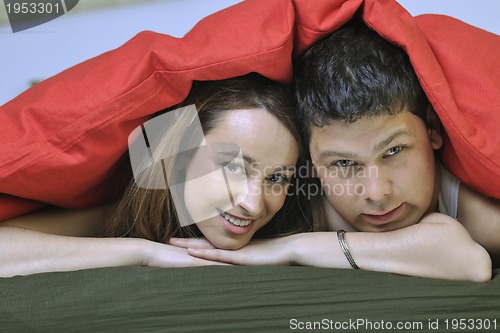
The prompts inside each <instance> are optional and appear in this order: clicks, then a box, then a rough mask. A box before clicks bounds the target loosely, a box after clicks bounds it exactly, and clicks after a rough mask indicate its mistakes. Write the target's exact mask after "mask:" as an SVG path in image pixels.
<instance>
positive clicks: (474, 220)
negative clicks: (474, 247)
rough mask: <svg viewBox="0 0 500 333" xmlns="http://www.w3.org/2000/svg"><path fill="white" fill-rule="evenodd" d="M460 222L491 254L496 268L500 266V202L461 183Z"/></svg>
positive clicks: (459, 195) (459, 199)
mask: <svg viewBox="0 0 500 333" xmlns="http://www.w3.org/2000/svg"><path fill="white" fill-rule="evenodd" d="M458 220H459V221H460V223H462V225H463V226H464V227H465V228H466V229H467V231H468V232H469V234H470V235H471V236H472V238H473V239H474V240H475V241H476V242H478V243H479V244H481V245H482V246H483V247H484V248H485V249H486V250H487V251H488V252H489V253H490V255H491V257H492V258H493V260H494V262H495V267H497V266H498V265H500V200H497V199H492V198H489V197H486V196H484V195H482V194H480V193H478V192H476V191H474V190H472V189H471V188H469V187H468V186H466V185H465V184H463V183H461V184H460V190H459V194H458Z"/></svg>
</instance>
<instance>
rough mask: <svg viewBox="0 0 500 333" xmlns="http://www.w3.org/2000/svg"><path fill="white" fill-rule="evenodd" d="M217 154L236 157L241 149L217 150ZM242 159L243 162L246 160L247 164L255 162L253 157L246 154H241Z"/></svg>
mask: <svg viewBox="0 0 500 333" xmlns="http://www.w3.org/2000/svg"><path fill="white" fill-rule="evenodd" d="M217 154H218V155H224V156H229V157H231V158H232V159H236V158H237V157H238V156H241V151H236V150H235V151H219V152H217ZM243 159H244V160H245V162H247V163H248V164H253V163H255V159H254V158H253V157H251V156H248V155H243Z"/></svg>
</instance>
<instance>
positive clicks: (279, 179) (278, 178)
mask: <svg viewBox="0 0 500 333" xmlns="http://www.w3.org/2000/svg"><path fill="white" fill-rule="evenodd" d="M267 179H268V180H269V181H270V182H271V183H288V182H289V180H290V179H289V178H288V177H287V176H285V175H282V174H274V175H271V176H269V177H267Z"/></svg>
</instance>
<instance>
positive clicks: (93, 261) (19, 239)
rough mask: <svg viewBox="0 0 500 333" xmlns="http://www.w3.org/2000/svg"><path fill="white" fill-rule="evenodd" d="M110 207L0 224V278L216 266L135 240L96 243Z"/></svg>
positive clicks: (46, 212)
mask: <svg viewBox="0 0 500 333" xmlns="http://www.w3.org/2000/svg"><path fill="white" fill-rule="evenodd" d="M109 209H110V207H94V208H90V209H85V210H66V209H56V208H53V209H48V210H44V211H40V212H35V213H32V214H29V215H25V216H21V217H18V218H15V219H12V220H9V221H5V222H1V223H0V244H1V247H0V248H1V250H0V277H11V276H14V275H28V274H33V273H41V272H53V271H72V270H79V269H87V268H98V267H110V266H126V265H144V266H155V267H172V266H195V265H208V264H214V263H212V262H209V261H207V260H203V259H198V258H193V257H191V256H189V255H188V254H187V251H186V250H185V249H181V248H177V247H174V246H171V245H166V244H160V243H155V242H151V241H148V240H145V239H137V238H95V237H88V236H96V235H98V232H99V229H100V227H101V225H102V223H104V222H105V219H106V218H107V212H108V211H109Z"/></svg>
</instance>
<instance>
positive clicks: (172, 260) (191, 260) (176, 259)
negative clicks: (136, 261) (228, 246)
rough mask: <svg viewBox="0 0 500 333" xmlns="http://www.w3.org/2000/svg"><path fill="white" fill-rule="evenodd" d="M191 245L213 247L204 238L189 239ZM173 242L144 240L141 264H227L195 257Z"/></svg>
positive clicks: (167, 265) (202, 247)
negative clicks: (163, 242) (170, 243)
mask: <svg viewBox="0 0 500 333" xmlns="http://www.w3.org/2000/svg"><path fill="white" fill-rule="evenodd" d="M190 242H191V244H192V246H196V247H197V248H200V249H214V247H213V246H212V245H211V244H210V243H209V242H208V241H207V240H205V239H196V238H193V239H190ZM174 245H175V241H174V244H172V245H169V244H161V243H155V242H151V241H147V240H145V244H144V248H145V252H144V260H143V263H142V265H143V266H149V267H188V266H207V265H227V264H225V263H221V262H217V261H210V260H206V259H201V258H196V257H193V256H191V255H189V254H188V250H187V249H186V248H183V247H179V246H174Z"/></svg>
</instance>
